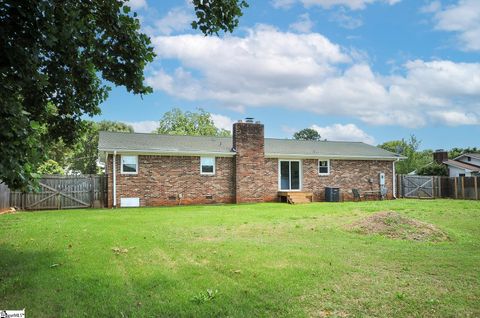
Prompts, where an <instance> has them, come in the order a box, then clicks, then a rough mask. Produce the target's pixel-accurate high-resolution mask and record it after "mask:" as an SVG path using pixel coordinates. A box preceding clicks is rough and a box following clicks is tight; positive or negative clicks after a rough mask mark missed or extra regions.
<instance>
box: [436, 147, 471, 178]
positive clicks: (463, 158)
mask: <svg viewBox="0 0 480 318" xmlns="http://www.w3.org/2000/svg"><path fill="white" fill-rule="evenodd" d="M433 160H434V161H435V162H436V163H439V164H444V165H446V166H447V168H448V175H449V176H450V177H471V176H476V175H480V154H478V153H464V154H461V155H460V156H458V157H456V158H454V159H448V152H446V151H445V150H443V149H440V150H437V151H435V152H434V153H433Z"/></svg>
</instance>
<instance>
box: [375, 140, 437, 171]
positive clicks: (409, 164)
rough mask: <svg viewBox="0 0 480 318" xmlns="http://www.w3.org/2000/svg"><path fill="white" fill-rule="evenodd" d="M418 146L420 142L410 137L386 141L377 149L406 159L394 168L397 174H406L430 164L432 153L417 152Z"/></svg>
mask: <svg viewBox="0 0 480 318" xmlns="http://www.w3.org/2000/svg"><path fill="white" fill-rule="evenodd" d="M420 144H421V141H420V140H419V139H418V138H417V137H415V135H411V136H410V138H409V139H402V140H393V141H387V142H385V143H383V144H381V145H378V147H380V148H383V149H385V150H388V151H390V152H393V153H398V154H401V155H403V156H405V157H407V158H406V159H405V160H401V161H399V162H398V163H397V164H396V166H395V167H396V171H397V173H400V174H407V173H410V172H412V171H414V170H417V169H419V168H420V167H423V166H425V165H427V164H428V163H430V162H432V151H431V150H424V151H419V150H418V148H419V147H420Z"/></svg>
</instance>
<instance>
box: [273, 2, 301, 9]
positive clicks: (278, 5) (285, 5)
mask: <svg viewBox="0 0 480 318" xmlns="http://www.w3.org/2000/svg"><path fill="white" fill-rule="evenodd" d="M295 2H297V0H272V1H271V3H272V5H273V7H274V8H277V9H279V8H281V9H289V8H291V7H292V6H293V5H294V4H295Z"/></svg>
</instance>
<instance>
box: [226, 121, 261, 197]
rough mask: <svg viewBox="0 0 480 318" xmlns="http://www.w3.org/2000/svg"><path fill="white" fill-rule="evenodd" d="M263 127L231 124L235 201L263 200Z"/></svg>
mask: <svg viewBox="0 0 480 318" xmlns="http://www.w3.org/2000/svg"><path fill="white" fill-rule="evenodd" d="M264 144H265V139H264V128H263V125H262V124H255V123H235V124H233V148H235V149H236V151H237V154H236V156H235V197H236V202H237V203H245V202H263V201H264V193H265V189H264V184H265V181H264V170H265V154H264Z"/></svg>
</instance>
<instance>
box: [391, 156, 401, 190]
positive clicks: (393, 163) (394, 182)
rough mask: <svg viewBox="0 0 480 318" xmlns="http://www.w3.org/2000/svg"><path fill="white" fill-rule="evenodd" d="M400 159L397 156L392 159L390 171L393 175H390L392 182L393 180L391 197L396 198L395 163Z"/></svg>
mask: <svg viewBox="0 0 480 318" xmlns="http://www.w3.org/2000/svg"><path fill="white" fill-rule="evenodd" d="M398 161H400V158H397V160H395V161H393V162H392V171H393V172H392V173H393V177H392V180H393V181H392V182H393V198H394V199H396V198H397V173H396V171H395V170H396V168H395V163H396V162H398Z"/></svg>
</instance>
